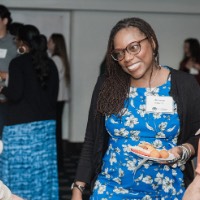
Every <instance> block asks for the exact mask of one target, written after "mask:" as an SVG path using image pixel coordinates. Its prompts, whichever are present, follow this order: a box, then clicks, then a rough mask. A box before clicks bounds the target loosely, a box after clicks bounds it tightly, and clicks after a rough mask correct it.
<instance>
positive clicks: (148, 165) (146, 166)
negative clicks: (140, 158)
mask: <svg viewBox="0 0 200 200" xmlns="http://www.w3.org/2000/svg"><path fill="white" fill-rule="evenodd" d="M143 165H144V168H145V169H148V168H149V167H150V165H151V163H150V162H147V163H144V164H143Z"/></svg>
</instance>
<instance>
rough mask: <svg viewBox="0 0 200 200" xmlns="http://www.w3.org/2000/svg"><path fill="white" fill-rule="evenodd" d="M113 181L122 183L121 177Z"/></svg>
mask: <svg viewBox="0 0 200 200" xmlns="http://www.w3.org/2000/svg"><path fill="white" fill-rule="evenodd" d="M113 181H115V182H116V183H118V184H121V183H122V180H121V179H120V178H119V177H116V178H114V179H113Z"/></svg>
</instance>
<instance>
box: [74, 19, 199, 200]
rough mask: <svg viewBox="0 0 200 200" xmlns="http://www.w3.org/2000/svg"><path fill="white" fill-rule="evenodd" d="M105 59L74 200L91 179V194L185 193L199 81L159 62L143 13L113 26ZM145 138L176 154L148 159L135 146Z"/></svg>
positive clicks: (160, 196) (164, 195)
mask: <svg viewBox="0 0 200 200" xmlns="http://www.w3.org/2000/svg"><path fill="white" fill-rule="evenodd" d="M106 67H107V68H106V72H105V75H102V76H100V77H99V78H98V81H97V84H96V86H95V89H94V92H93V96H92V101H91V107H90V111H89V118H88V124H87V128H86V135H85V141H84V145H83V149H82V153H81V157H80V161H79V165H78V168H77V173H76V177H75V184H73V187H72V189H73V195H72V200H81V199H82V193H83V191H84V188H85V187H86V186H90V189H91V196H90V200H94V199H115V200H121V199H143V200H144V199H149V200H150V199H165V200H169V199H174V200H176V199H182V197H183V193H184V191H185V188H186V187H187V185H188V184H189V183H190V182H191V180H192V179H193V168H192V164H191V159H192V158H193V156H194V155H195V153H196V151H197V146H198V138H199V136H196V135H195V133H196V132H197V131H198V129H199V127H200V106H199V103H198V102H199V101H200V87H199V85H198V83H197V81H196V80H195V79H194V77H192V76H191V75H189V74H186V73H183V72H180V71H177V70H174V69H173V68H171V67H168V66H161V65H159V52H158V41H157V37H156V35H155V33H154V30H153V29H152V27H151V26H150V25H149V24H148V23H147V22H146V21H144V20H143V19H140V18H126V19H123V20H121V21H119V22H118V23H117V24H116V25H115V26H114V27H113V29H112V30H111V33H110V37H109V41H108V48H107V53H106ZM186 79H187V82H185V81H184V80H186ZM182 88H184V90H183V89H182ZM191 88H193V90H191ZM183 97H184V98H183ZM186 113H187V115H186ZM147 142H148V143H149V144H150V146H152V148H155V149H162V150H163V152H165V153H166V152H168V153H169V155H172V156H173V161H172V162H170V163H168V162H167V161H166V162H164V161H163V160H162V162H157V161H156V160H157V159H152V160H151V161H150V160H149V159H147V160H146V161H145V163H144V162H143V160H142V159H143V158H141V156H138V155H137V154H134V153H132V152H131V150H130V148H129V147H130V146H139V145H141V144H143V143H145V144H147ZM156 153H157V152H156ZM154 156H155V155H154ZM156 156H157V155H156ZM170 161H171V160H170ZM80 188H81V189H80Z"/></svg>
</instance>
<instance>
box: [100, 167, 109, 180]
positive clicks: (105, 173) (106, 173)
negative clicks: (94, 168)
mask: <svg viewBox="0 0 200 200" xmlns="http://www.w3.org/2000/svg"><path fill="white" fill-rule="evenodd" d="M102 174H103V175H105V176H106V178H108V179H110V174H108V168H105V171H104V172H102Z"/></svg>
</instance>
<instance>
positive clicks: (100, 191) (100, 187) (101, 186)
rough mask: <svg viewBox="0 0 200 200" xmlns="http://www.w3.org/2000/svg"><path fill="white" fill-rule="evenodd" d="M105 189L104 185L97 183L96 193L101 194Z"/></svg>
mask: <svg viewBox="0 0 200 200" xmlns="http://www.w3.org/2000/svg"><path fill="white" fill-rule="evenodd" d="M105 191H106V186H105V185H101V184H100V185H99V189H98V194H103V193H104V192H105Z"/></svg>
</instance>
